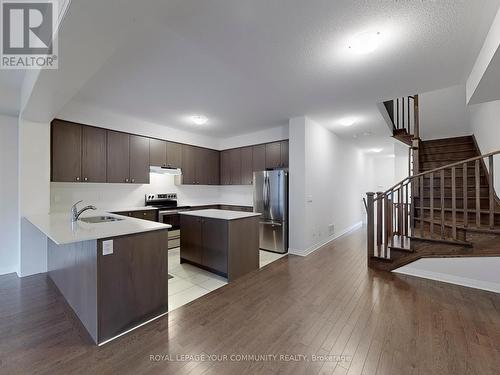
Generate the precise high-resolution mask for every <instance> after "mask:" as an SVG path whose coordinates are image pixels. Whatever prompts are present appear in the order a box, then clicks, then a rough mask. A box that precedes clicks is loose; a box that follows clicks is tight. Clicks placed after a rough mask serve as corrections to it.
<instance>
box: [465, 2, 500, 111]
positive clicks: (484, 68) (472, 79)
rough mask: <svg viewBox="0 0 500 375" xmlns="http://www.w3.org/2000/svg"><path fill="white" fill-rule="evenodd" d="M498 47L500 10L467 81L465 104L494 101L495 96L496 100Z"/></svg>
mask: <svg viewBox="0 0 500 375" xmlns="http://www.w3.org/2000/svg"><path fill="white" fill-rule="evenodd" d="M499 47H500V8H499V9H498V11H497V14H496V16H495V19H494V20H493V22H492V24H491V28H490V30H489V32H488V35H487V36H486V39H485V41H484V44H483V47H482V48H481V51H480V52H479V55H478V57H477V59H476V62H475V63H474V66H473V67H472V71H471V73H470V75H469V78H468V79H467V103H470V104H475V103H482V102H484V101H490V100H495V99H494V97H495V96H496V98H498V94H499V91H498V61H499V57H498V54H499ZM495 65H497V66H495ZM488 81H489V82H488Z"/></svg>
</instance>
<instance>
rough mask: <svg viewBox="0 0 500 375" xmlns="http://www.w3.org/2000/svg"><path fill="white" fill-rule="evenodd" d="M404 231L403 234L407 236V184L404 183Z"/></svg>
mask: <svg viewBox="0 0 500 375" xmlns="http://www.w3.org/2000/svg"><path fill="white" fill-rule="evenodd" d="M403 207H404V226H403V228H404V233H403V235H405V236H408V184H406V185H405V199H404V204H403Z"/></svg>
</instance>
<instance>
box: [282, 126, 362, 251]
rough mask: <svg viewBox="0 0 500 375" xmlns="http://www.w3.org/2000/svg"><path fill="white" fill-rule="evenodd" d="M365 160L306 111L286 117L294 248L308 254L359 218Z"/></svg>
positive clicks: (353, 225) (359, 152) (291, 249)
mask: <svg viewBox="0 0 500 375" xmlns="http://www.w3.org/2000/svg"><path fill="white" fill-rule="evenodd" d="M366 163H367V161H366V157H365V154H364V153H363V152H362V151H361V150H359V149H357V148H355V147H354V146H352V145H351V144H350V143H348V142H346V141H344V140H341V139H340V138H339V137H338V136H336V135H335V134H334V133H332V132H331V131H329V130H328V129H326V128H325V127H323V126H321V125H319V124H317V123H315V122H313V121H311V120H310V119H308V118H304V117H302V118H295V119H292V120H291V121H290V212H291V216H292V217H291V220H290V251H291V252H292V253H295V254H299V255H306V254H308V253H310V252H311V251H313V250H315V249H316V248H318V247H319V246H321V245H322V244H324V243H325V242H328V241H329V240H331V239H333V238H335V237H337V236H339V235H341V234H342V233H345V232H346V231H348V230H350V229H352V228H353V227H355V226H359V225H360V224H361V222H362V220H363V216H364V207H363V203H362V198H363V197H364V195H365V193H366V191H367V186H368V181H367V177H366V173H365V170H366ZM331 224H333V230H331V228H330V225H331Z"/></svg>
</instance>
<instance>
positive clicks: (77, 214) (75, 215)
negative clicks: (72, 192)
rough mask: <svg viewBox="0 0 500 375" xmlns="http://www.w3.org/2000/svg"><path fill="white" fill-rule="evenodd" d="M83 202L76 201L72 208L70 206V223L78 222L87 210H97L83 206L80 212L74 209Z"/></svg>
mask: <svg viewBox="0 0 500 375" xmlns="http://www.w3.org/2000/svg"><path fill="white" fill-rule="evenodd" d="M81 202H83V201H78V202H76V203H75V204H74V205H73V206H71V221H72V222H73V223H74V222H76V221H77V220H78V218H79V217H80V215H81V214H83V213H84V212H85V211H87V210H97V208H96V207H95V206H85V207H83V208H82V209H81V210H80V211H78V209H77V208H76V205H77V204H78V203H81Z"/></svg>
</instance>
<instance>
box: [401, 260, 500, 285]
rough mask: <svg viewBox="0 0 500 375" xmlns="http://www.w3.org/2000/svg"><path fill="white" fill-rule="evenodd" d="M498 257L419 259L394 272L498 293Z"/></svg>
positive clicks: (499, 263) (499, 282) (499, 281)
mask: <svg viewBox="0 0 500 375" xmlns="http://www.w3.org/2000/svg"><path fill="white" fill-rule="evenodd" d="M499 269H500V257H488V258H440V259H438V258H436V259H434V258H433V259H419V260H417V261H416V262H413V263H411V264H408V265H406V266H404V267H401V268H398V269H397V270H395V271H394V272H396V273H403V274H406V275H412V276H418V277H424V278H426V279H432V280H438V281H444V282H447V283H452V284H458V285H463V286H468V287H471V288H479V289H485V290H490V291H492V292H496V293H500V273H499V272H498V270H499Z"/></svg>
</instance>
